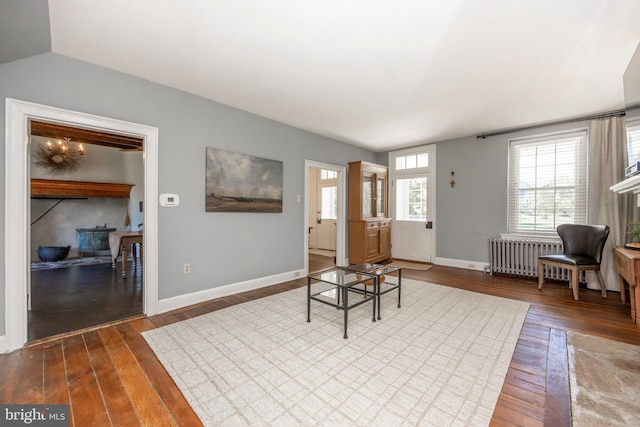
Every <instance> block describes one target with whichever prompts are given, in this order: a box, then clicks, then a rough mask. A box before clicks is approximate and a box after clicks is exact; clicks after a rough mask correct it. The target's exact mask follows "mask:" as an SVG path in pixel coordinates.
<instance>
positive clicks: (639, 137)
mask: <svg viewBox="0 0 640 427" xmlns="http://www.w3.org/2000/svg"><path fill="white" fill-rule="evenodd" d="M627 153H628V154H629V164H630V165H634V164H636V162H640V119H634V120H628V121H627Z"/></svg>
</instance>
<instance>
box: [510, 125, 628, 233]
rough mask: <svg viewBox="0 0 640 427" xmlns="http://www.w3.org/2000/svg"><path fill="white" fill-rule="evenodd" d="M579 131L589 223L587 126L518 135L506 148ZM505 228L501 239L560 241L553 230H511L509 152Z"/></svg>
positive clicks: (589, 138)
mask: <svg viewBox="0 0 640 427" xmlns="http://www.w3.org/2000/svg"><path fill="white" fill-rule="evenodd" d="M638 122H639V123H638V124H640V117H639V118H638ZM579 132H584V133H585V135H586V141H587V166H586V167H587V174H586V179H587V182H586V189H587V191H586V194H585V197H586V198H585V203H586V206H587V209H586V212H585V223H586V224H588V223H589V209H588V206H589V191H588V188H589V173H588V170H589V151H590V150H589V145H590V143H591V134H590V132H589V128H588V127H580V128H572V129H566V130H561V131H556V132H547V133H542V134H535V135H527V136H520V137H517V138H513V139H510V140H509V145H508V150H509V151H510V150H511V146H512V144H518V143H523V142H524V141H530V142H532V143H533V142H535V141H536V140H538V141H542V140H546V139H553V138H554V137H556V136H561V135H568V134H572V133H579ZM507 159H508V160H507V230H509V231H508V232H507V233H505V234H500V238H502V239H513V240H516V239H520V240H540V241H560V240H561V239H560V236H558V233H557V232H556V231H553V232H547V233H544V232H539V233H517V232H511V230H510V227H511V218H510V216H509V211H510V209H511V191H510V184H511V182H510V176H511V159H510V152H509V153H508V156H507Z"/></svg>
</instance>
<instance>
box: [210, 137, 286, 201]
mask: <svg viewBox="0 0 640 427" xmlns="http://www.w3.org/2000/svg"><path fill="white" fill-rule="evenodd" d="M205 180H206V182H205V211H206V212H253V213H282V204H283V188H284V187H283V184H284V162H282V161H280V160H273V159H266V158H263V157H257V156H252V155H248V154H242V153H237V152H232V151H226V150H222V149H219V148H213V147H207V148H206V171H205Z"/></svg>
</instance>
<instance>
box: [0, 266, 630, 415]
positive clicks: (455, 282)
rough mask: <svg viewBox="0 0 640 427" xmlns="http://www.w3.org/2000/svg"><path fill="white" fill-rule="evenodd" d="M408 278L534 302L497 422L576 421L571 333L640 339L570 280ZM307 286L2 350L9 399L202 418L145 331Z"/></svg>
mask: <svg viewBox="0 0 640 427" xmlns="http://www.w3.org/2000/svg"><path fill="white" fill-rule="evenodd" d="M403 277H405V278H411V279H417V280H423V281H428V282H432V283H438V284H442V285H446V286H452V287H456V288H460V289H467V290H470V291H475V292H481V293H485V294H490V295H495V296H499V297H504V298H511V299H515V300H520V301H526V302H529V303H530V304H531V308H530V309H529V313H528V315H527V317H526V320H525V324H524V326H523V328H522V331H521V334H520V338H519V340H518V343H517V346H516V350H515V352H514V355H513V358H512V360H511V365H510V367H509V371H508V374H507V378H506V380H505V382H504V386H503V389H502V392H501V395H500V398H499V401H498V404H497V406H496V408H495V411H494V414H493V419H492V423H491V424H492V425H493V426H514V425H518V426H543V425H548V426H568V425H570V421H569V420H570V399H569V391H568V378H567V353H566V341H565V335H566V331H569V330H571V331H578V332H582V333H587V334H593V335H597V336H601V337H605V338H609V339H613V340H617V341H622V342H626V343H631V344H635V345H640V330H639V329H637V328H636V327H635V325H634V324H633V323H632V322H631V318H630V315H629V306H628V305H626V306H625V305H623V304H622V303H621V302H620V294H619V293H615V292H610V293H609V297H608V298H607V299H603V298H602V297H601V296H600V293H599V292H598V291H591V290H586V289H581V290H580V298H581V300H580V301H574V300H573V297H572V292H571V289H570V288H569V287H568V286H567V285H566V284H554V283H548V284H546V285H545V288H544V289H543V290H542V291H538V289H537V283H536V282H535V281H534V280H524V279H516V278H510V277H505V276H490V275H487V274H483V273H481V272H476V271H469V270H462V269H456V268H450V267H441V266H434V267H432V268H431V269H429V270H427V271H416V270H406V269H405V270H403ZM305 284H306V280H305V279H304V278H301V279H298V280H295V281H291V282H286V283H282V284H278V285H274V286H271V287H268V288H263V289H259V290H256V291H251V292H246V293H241V294H236V295H233V296H229V297H225V298H219V299H216V300H212V301H207V302H205V303H201V304H197V305H194V306H190V307H185V308H183V309H180V310H176V311H173V312H170V313H165V314H161V315H157V316H152V317H150V318H146V317H144V318H138V319H133V320H129V321H125V322H122V323H119V324H116V325H110V326H107V327H103V328H100V329H95V330H86V331H83V332H81V333H78V334H75V335H72V336H68V337H65V338H61V339H54V340H50V341H47V342H40V343H38V344H36V345H31V346H28V347H25V348H23V349H22V350H18V351H15V352H12V353H9V354H4V355H0V402H2V403H5V404H7V403H47V404H54V403H68V404H70V407H71V415H72V425H76V426H84V425H107V426H109V425H114V426H115V425H126V426H134V425H163V426H168V425H184V426H195V425H200V422H199V420H198V418H197V417H196V415H195V414H194V412H193V411H192V410H191V408H190V407H189V405H188V404H187V402H186V401H185V399H184V398H183V396H182V394H181V393H180V391H179V390H178V388H177V387H176V385H175V384H174V383H173V381H172V379H171V378H170V377H169V375H168V374H167V373H166V371H165V370H164V368H163V367H162V365H161V364H160V362H159V361H158V360H157V359H156V357H155V355H154V353H153V352H152V351H151V349H150V348H149V347H148V345H147V344H146V342H145V340H144V338H143V337H142V336H141V335H140V333H141V332H142V331H145V330H149V329H153V328H157V327H160V326H163V325H166V324H171V323H174V322H178V321H181V320H184V319H187V318H191V317H195V316H199V315H201V314H204V313H208V312H211V311H215V310H219V309H222V308H225V307H228V306H230V305H234V304H239V303H242V302H245V301H249V300H252V299H256V298H261V297H264V296H267V295H271V294H274V293H278V292H283V291H287V290H290V289H293V288H296V287H300V286H305Z"/></svg>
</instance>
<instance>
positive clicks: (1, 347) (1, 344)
mask: <svg viewBox="0 0 640 427" xmlns="http://www.w3.org/2000/svg"><path fill="white" fill-rule="evenodd" d="M8 352H9V347H8V346H7V336H6V335H0V353H8Z"/></svg>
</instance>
